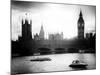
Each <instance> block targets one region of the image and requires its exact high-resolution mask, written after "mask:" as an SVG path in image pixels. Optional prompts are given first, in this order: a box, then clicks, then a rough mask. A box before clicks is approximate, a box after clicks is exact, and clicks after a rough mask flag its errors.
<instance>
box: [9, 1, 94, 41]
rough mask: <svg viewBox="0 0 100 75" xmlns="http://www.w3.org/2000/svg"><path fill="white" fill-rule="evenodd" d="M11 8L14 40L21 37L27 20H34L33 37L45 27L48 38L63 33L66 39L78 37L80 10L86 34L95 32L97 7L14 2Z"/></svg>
mask: <svg viewBox="0 0 100 75" xmlns="http://www.w3.org/2000/svg"><path fill="white" fill-rule="evenodd" d="M11 7H12V8H11V11H12V13H11V15H12V17H11V18H12V39H13V40H16V39H18V35H21V20H22V19H25V18H27V19H31V20H32V35H35V34H36V33H39V32H40V28H41V25H43V28H44V32H45V37H46V38H47V37H48V34H51V33H61V32H63V34H64V38H73V37H76V36H77V21H78V18H79V13H80V9H81V10H82V13H83V19H84V21H85V33H87V32H93V31H95V24H96V23H95V16H96V7H95V6H84V5H69V4H54V3H43V2H42V3H41V2H20V1H12V2H11ZM25 13H27V16H26V15H25Z"/></svg>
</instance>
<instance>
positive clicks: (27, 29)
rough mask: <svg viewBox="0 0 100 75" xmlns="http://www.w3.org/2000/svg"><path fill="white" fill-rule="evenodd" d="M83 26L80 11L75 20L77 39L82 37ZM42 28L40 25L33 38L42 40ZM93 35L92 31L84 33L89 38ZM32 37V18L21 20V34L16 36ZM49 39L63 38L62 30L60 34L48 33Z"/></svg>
mask: <svg viewBox="0 0 100 75" xmlns="http://www.w3.org/2000/svg"><path fill="white" fill-rule="evenodd" d="M84 26H85V22H84V19H83V14H82V11H80V14H79V19H78V22H77V29H78V36H77V38H78V39H84ZM44 34H45V33H44V29H43V25H42V26H41V29H40V33H39V34H37V33H36V34H35V35H34V40H44V39H45V37H44ZM92 36H95V35H93V33H86V38H90V37H92ZM30 39H32V20H30V22H29V20H27V19H25V20H22V36H21V37H18V40H30ZM49 40H63V32H62V33H61V34H59V33H56V34H49Z"/></svg>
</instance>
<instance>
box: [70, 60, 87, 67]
mask: <svg viewBox="0 0 100 75" xmlns="http://www.w3.org/2000/svg"><path fill="white" fill-rule="evenodd" d="M86 66H88V64H87V63H85V62H83V61H80V60H73V62H72V63H71V64H70V65H69V67H72V68H86Z"/></svg>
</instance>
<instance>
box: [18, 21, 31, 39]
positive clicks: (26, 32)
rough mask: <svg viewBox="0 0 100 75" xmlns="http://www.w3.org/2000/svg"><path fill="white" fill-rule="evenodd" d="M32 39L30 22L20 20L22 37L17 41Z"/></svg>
mask: <svg viewBox="0 0 100 75" xmlns="http://www.w3.org/2000/svg"><path fill="white" fill-rule="evenodd" d="M30 39H32V20H30V21H29V20H28V19H25V20H23V19H22V36H21V37H19V40H30Z"/></svg>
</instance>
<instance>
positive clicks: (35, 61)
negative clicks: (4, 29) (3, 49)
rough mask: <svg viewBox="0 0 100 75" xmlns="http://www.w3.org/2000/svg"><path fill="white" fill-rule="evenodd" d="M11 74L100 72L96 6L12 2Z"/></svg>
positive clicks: (15, 0)
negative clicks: (94, 70) (98, 67)
mask: <svg viewBox="0 0 100 75" xmlns="http://www.w3.org/2000/svg"><path fill="white" fill-rule="evenodd" d="M10 10H11V13H10V15H11V25H10V30H11V40H10V41H11V75H16V74H34V73H50V72H68V71H79V70H93V69H96V6H95V5H81V4H69V3H68V4H67V3H53V2H38V1H24V0H21V1H20V0H11V9H10Z"/></svg>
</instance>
